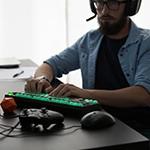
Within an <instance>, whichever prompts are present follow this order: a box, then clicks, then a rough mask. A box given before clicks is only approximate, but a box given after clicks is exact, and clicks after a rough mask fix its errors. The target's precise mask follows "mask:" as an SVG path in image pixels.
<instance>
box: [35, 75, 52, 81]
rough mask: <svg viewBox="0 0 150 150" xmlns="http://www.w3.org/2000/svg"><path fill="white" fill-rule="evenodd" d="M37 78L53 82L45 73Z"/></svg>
mask: <svg viewBox="0 0 150 150" xmlns="http://www.w3.org/2000/svg"><path fill="white" fill-rule="evenodd" d="M36 79H38V80H45V81H47V82H49V83H51V81H50V80H49V79H48V77H46V76H44V75H42V76H39V77H36Z"/></svg>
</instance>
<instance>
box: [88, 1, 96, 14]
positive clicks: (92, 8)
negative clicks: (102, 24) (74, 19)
mask: <svg viewBox="0 0 150 150" xmlns="http://www.w3.org/2000/svg"><path fill="white" fill-rule="evenodd" d="M90 8H91V11H92V12H93V13H94V14H97V12H96V8H95V6H94V3H93V2H92V0H90Z"/></svg>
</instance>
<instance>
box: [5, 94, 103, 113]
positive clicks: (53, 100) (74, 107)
mask: <svg viewBox="0 0 150 150" xmlns="http://www.w3.org/2000/svg"><path fill="white" fill-rule="evenodd" d="M5 97H13V98H14V99H15V101H16V103H17V106H18V107H35V108H40V107H46V108H48V109H51V110H55V111H59V112H61V113H67V114H73V115H84V114H86V113H88V112H90V111H94V110H101V106H100V104H99V103H98V101H97V100H94V99H87V98H69V97H54V96H50V95H48V94H45V93H27V92H8V93H7V94H6V95H5Z"/></svg>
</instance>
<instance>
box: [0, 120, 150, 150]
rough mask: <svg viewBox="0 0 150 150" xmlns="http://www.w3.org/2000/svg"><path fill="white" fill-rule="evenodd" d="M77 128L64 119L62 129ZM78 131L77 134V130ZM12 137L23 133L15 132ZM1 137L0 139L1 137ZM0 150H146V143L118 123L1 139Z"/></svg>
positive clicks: (129, 129)
mask: <svg viewBox="0 0 150 150" xmlns="http://www.w3.org/2000/svg"><path fill="white" fill-rule="evenodd" d="M16 122H18V119H0V123H2V124H7V125H11V126H12V125H15V124H16ZM75 125H78V126H79V125H80V122H79V119H75V118H68V117H65V121H64V127H65V128H67V127H70V126H75ZM76 129H78V130H76ZM16 131H18V132H14V133H12V134H20V133H22V132H21V131H20V130H16ZM24 135H26V136H24ZM0 137H1V136H0ZM0 141H1V142H0V149H1V150H30V149H32V150H49V149H51V150H79V149H96V148H99V149H103V150H105V149H109V150H112V149H113V150H115V149H117V150H118V149H119V150H121V149H123V150H125V149H127V150H133V149H136V150H138V149H140V150H141V149H142V150H148V139H146V138H145V137H143V136H142V135H141V134H139V133H137V132H136V131H135V130H133V129H131V128H130V127H128V126H127V125H125V124H124V123H122V122H121V121H119V120H117V122H116V124H115V125H113V126H112V127H109V128H106V129H103V130H100V129H99V130H94V131H93V130H92V131H88V130H83V129H81V128H78V127H73V128H69V129H66V130H63V129H62V128H60V129H58V130H54V131H51V132H49V133H46V134H35V133H28V134H22V135H21V136H20V137H13V138H12V137H11V138H10V137H6V138H4V139H1V138H0Z"/></svg>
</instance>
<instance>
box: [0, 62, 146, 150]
mask: <svg viewBox="0 0 150 150" xmlns="http://www.w3.org/2000/svg"><path fill="white" fill-rule="evenodd" d="M22 62H23V63H22V64H23V65H24V64H25V65H26V66H32V65H33V66H34V65H35V66H36V64H34V63H33V62H32V61H30V60H22ZM0 112H1V114H2V110H0ZM17 121H18V118H16V119H4V118H0V123H1V124H7V125H11V126H12V125H15V124H16V122H17ZM79 121H80V120H79V119H75V118H69V117H65V121H64V127H65V128H66V127H70V126H74V125H80V122H79ZM76 129H77V127H74V128H70V129H67V130H63V129H59V130H55V132H54V131H53V132H49V133H47V134H42V135H41V134H33V133H28V134H26V136H23V135H22V136H20V137H13V138H12V137H11V138H10V137H6V138H1V137H2V136H1V135H0V149H1V150H30V149H32V150H50V149H51V150H78V149H102V150H105V149H108V150H115V149H117V150H121V149H123V150H133V149H136V150H138V149H140V150H141V149H142V150H148V143H149V140H148V139H147V138H145V137H144V136H142V135H141V134H139V133H138V132H136V131H135V130H133V129H131V128H130V127H128V126H127V125H125V124H124V123H122V122H121V121H119V120H117V121H116V124H115V125H113V126H112V127H110V128H106V129H103V130H95V131H88V130H83V129H81V128H80V129H78V130H76ZM0 131H2V129H1V128H0ZM17 131H18V132H15V134H20V133H22V132H21V131H20V130H17Z"/></svg>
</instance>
